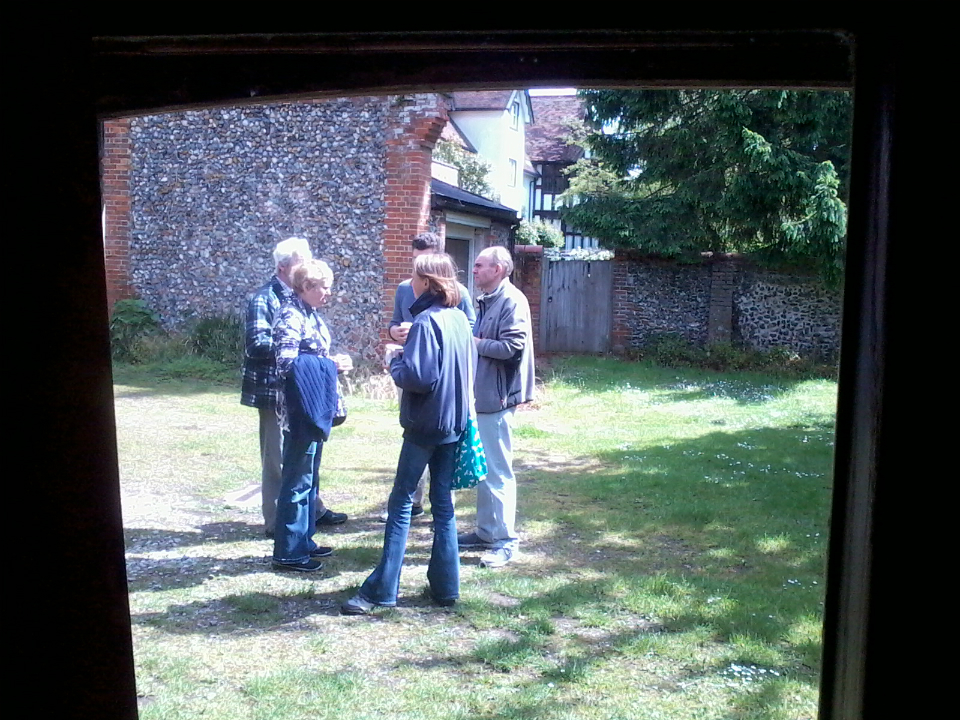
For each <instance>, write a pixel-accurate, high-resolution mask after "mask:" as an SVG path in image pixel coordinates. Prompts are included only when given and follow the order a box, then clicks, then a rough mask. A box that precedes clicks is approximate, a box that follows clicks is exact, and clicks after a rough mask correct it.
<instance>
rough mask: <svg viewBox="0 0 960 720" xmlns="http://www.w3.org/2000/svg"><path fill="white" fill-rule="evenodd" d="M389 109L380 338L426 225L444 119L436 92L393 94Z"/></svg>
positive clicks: (441, 100) (384, 337) (443, 105)
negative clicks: (413, 248) (413, 247)
mask: <svg viewBox="0 0 960 720" xmlns="http://www.w3.org/2000/svg"><path fill="white" fill-rule="evenodd" d="M393 109H394V111H395V115H394V123H393V126H392V127H391V128H390V131H389V135H388V139H387V155H386V163H385V165H386V176H387V178H386V185H385V188H384V205H385V209H386V212H385V227H384V233H383V305H382V308H383V322H382V323H381V327H380V340H381V342H387V341H388V337H387V331H386V328H387V324H388V323H389V322H390V318H391V317H392V315H393V296H394V292H395V290H396V287H397V285H398V284H399V283H400V282H402V281H403V280H406V279H407V278H409V277H410V241H411V240H412V239H413V237H414V236H415V235H418V234H419V233H422V232H426V231H427V230H428V229H429V226H430V163H431V158H432V154H433V147H434V145H436V143H437V140H438V139H439V137H440V133H441V132H442V131H443V127H444V125H446V124H447V107H446V102H445V100H444V98H443V96H442V95H438V94H435V93H420V94H415V95H401V96H397V97H395V98H394V99H393Z"/></svg>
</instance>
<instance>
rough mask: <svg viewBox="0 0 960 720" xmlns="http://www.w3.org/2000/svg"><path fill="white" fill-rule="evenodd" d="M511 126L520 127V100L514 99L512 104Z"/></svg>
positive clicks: (517, 128) (516, 128)
mask: <svg viewBox="0 0 960 720" xmlns="http://www.w3.org/2000/svg"><path fill="white" fill-rule="evenodd" d="M510 127H512V128H513V129H514V130H519V129H520V101H519V100H514V101H513V104H512V105H511V106H510Z"/></svg>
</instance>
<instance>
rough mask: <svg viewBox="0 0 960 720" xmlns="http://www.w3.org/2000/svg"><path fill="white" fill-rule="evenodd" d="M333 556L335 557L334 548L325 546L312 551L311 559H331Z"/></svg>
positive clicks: (319, 546)
mask: <svg viewBox="0 0 960 720" xmlns="http://www.w3.org/2000/svg"><path fill="white" fill-rule="evenodd" d="M331 555H333V548H332V547H324V546H323V545H317V547H316V548H314V549H313V550H311V551H310V557H312V558H322V557H330V556H331Z"/></svg>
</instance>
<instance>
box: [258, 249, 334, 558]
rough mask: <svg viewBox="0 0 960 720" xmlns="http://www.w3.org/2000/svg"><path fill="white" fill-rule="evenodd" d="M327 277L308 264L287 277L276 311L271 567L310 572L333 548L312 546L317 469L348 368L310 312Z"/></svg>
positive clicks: (318, 263)
mask: <svg viewBox="0 0 960 720" xmlns="http://www.w3.org/2000/svg"><path fill="white" fill-rule="evenodd" d="M332 286H333V271H331V270H330V267H329V266H328V265H327V264H326V263H325V262H323V261H322V260H308V261H306V262H305V263H303V264H302V265H301V266H300V267H298V268H297V269H296V270H295V271H294V272H293V274H292V276H291V287H292V288H293V291H294V294H293V296H291V297H290V298H289V299H287V300H286V302H284V304H283V305H282V306H281V307H280V310H279V311H278V312H277V315H276V318H275V319H274V324H273V344H274V352H275V354H276V359H277V391H278V392H277V414H278V416H279V422H280V427H281V429H282V430H283V470H282V475H281V480H280V494H279V497H278V498H277V522H276V529H275V531H274V544H273V564H274V566H275V567H277V568H280V569H288V570H299V571H301V572H311V571H314V570H319V569H321V568H322V567H323V563H322V562H321V561H320V559H319V558H321V557H325V556H327V555H331V554H333V549H332V548H329V547H321V546H318V545H317V544H316V543H315V542H314V541H313V534H314V531H315V530H316V526H315V518H316V503H317V488H316V478H317V468H318V467H319V465H320V456H321V453H322V450H323V440H324V439H325V437H326V436H327V435H328V434H329V431H330V424H331V421H332V418H333V413H334V411H335V410H336V376H337V372H338V371H342V370H348V369H350V367H351V366H352V363H351V360H350V356H349V355H334V356H331V355H330V343H331V337H330V330H329V329H328V328H327V324H326V323H325V322H324V321H323V318H321V317H320V315H319V314H318V313H317V309H318V308H320V307H322V306H323V305H325V304H326V302H327V299H328V298H329V297H330V290H331V287H332ZM331 403H332V407H331Z"/></svg>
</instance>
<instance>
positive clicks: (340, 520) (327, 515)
mask: <svg viewBox="0 0 960 720" xmlns="http://www.w3.org/2000/svg"><path fill="white" fill-rule="evenodd" d="M346 521H347V514H346V513H338V512H334V511H333V510H330V509H327V510H326V511H324V513H323V515H321V516H320V517H318V518H317V525H343V524H344V523H345V522H346Z"/></svg>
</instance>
